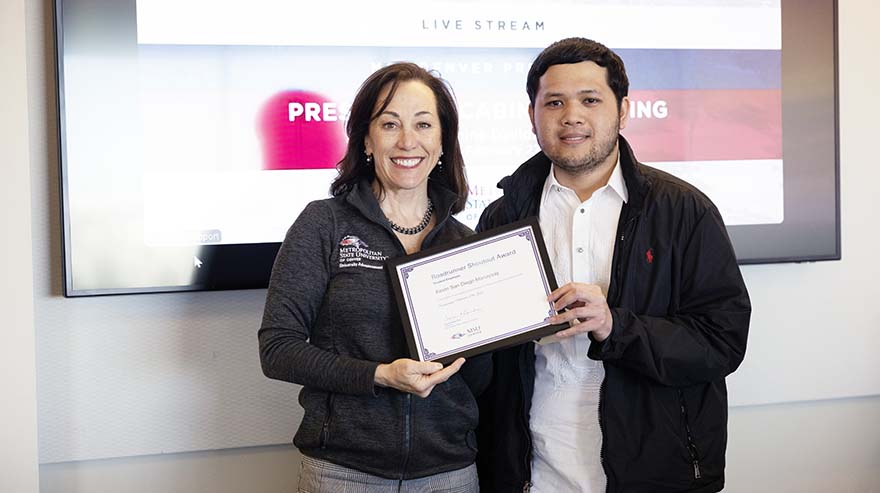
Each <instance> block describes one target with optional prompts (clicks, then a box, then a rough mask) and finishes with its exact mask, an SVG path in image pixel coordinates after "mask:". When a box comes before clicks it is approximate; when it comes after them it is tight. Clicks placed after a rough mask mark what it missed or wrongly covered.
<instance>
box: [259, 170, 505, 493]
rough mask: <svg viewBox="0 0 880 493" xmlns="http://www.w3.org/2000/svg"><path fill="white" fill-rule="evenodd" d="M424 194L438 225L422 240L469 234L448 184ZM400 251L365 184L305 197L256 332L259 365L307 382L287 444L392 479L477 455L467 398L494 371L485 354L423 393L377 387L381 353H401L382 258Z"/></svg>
mask: <svg viewBox="0 0 880 493" xmlns="http://www.w3.org/2000/svg"><path fill="white" fill-rule="evenodd" d="M429 193H430V196H431V200H432V201H433V202H434V204H435V206H436V207H435V213H436V215H437V216H436V218H437V223H436V224H437V225H436V226H435V227H434V229H433V230H432V231H431V232H430V233H429V234H428V235H427V237H426V238H425V240H424V245H423V246H424V247H425V248H427V247H430V246H432V245H440V244H443V243H446V242H449V241H452V240H456V239H459V238H462V237H464V236H467V235H470V234H472V231H471V230H470V229H469V228H467V227H466V226H464V225H463V224H461V223H459V222H458V221H457V220H455V218H453V217H452V216H450V214H449V213H450V209H451V207H452V204H453V202H454V201H455V199H456V198H457V197H456V195H455V194H454V193H452V192H451V191H449V190H447V189H444V188H441V187H439V186H431V188H430V190H429ZM405 254H406V252H405V251H404V248H403V246H402V245H401V243H400V241H398V239H397V237H396V236H395V235H394V232H393V231H392V230H391V228H390V226H389V224H388V221H387V219H385V216H384V215H383V214H382V211H381V209H380V208H379V204H378V202H377V201H376V199H375V197H374V196H373V192H372V190H371V189H370V185H369V183H367V182H361V183H359V184H358V185H357V186H356V187H355V188H354V189H353V190H352V191H351V192H349V193H348V194H346V195H344V196H340V197H336V198H332V199H326V200H320V201H315V202H312V203H310V204H309V205H308V206H307V207H306V208H305V210H303V212H302V213H301V214H300V216H299V217H298V218H297V220H296V222H295V223H294V224H293V226H291V227H290V230H289V231H288V233H287V236H286V237H285V239H284V243H283V244H282V245H281V249H280V250H279V252H278V256H277V258H276V260H275V266H274V268H273V270H272V277H271V280H270V282H269V290H268V292H267V296H266V307H265V311H264V314H263V323H262V327H261V328H260V331H259V342H260V360H261V362H262V365H263V372H264V373H265V374H266V375H267V376H269V377H271V378H276V379H279V380H285V381H288V382H294V383H298V384H300V385H302V386H303V388H302V390H301V391H300V394H299V403H300V404H301V405H302V407H303V418H302V422H301V423H300V426H299V430H297V432H296V436H295V437H294V439H293V443H294V444H295V445H296V446H297V447H298V448H299V449H300V450H301V451H302V452H303V453H304V454H306V455H309V456H311V457H315V458H319V459H323V460H327V461H330V462H333V463H336V464H340V465H343V466H346V467H350V468H354V469H358V470H360V471H364V472H367V473H370V474H374V475H377V476H382V477H386V478H395V479H410V478H418V477H423V476H429V475H432V474H437V473H440V472H446V471H451V470H455V469H460V468H463V467H467V466H469V465H471V464H473V462H474V458H475V456H476V435H475V429H476V426H477V402H476V399H475V397H474V396H475V395H476V394H478V393H479V392H481V391H482V389H484V388H485V386H486V385H487V384H488V382H489V379H490V378H491V377H490V375H491V373H490V372H491V366H490V364H491V361H490V358H489V357H488V355H485V356H482V357H474V358H469V359H468V361H467V363H465V365H464V366H463V367H462V369H461V370H460V371H459V372H458V373H457V374H455V375H453V376H452V377H451V378H450V379H449V380H447V381H446V382H444V383H441V384H438V385H437V386H436V387H434V390H433V391H432V392H431V394H430V395H429V396H428V397H427V398H425V399H422V398H419V397H415V396H413V395H412V394H407V393H404V392H400V391H398V390H395V389H392V388H379V387H376V386H375V385H374V384H373V376H374V374H375V371H376V367H377V366H378V365H379V362H385V363H390V362H391V361H393V360H395V359H397V358H402V357H405V356H407V355H408V350H407V345H406V339H405V337H404V333H403V328H402V324H401V321H400V316H399V312H398V310H397V307H396V305H395V302H394V296H393V294H392V291H391V285H390V279H389V275H388V273H387V272H386V270H387V267H386V266H385V259H386V258H389V257H397V256H401V255H405Z"/></svg>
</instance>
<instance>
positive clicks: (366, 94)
mask: <svg viewBox="0 0 880 493" xmlns="http://www.w3.org/2000/svg"><path fill="white" fill-rule="evenodd" d="M411 80H416V81H419V82H422V83H423V84H425V85H426V86H428V88H430V89H431V91H432V92H433V93H434V97H435V98H436V99H437V112H438V113H439V115H438V116H439V117H440V131H441V141H442V145H443V147H442V150H443V169H442V170H441V169H440V167H439V166H438V167H435V168H434V170H433V171H432V172H431V175H430V176H429V178H430V179H431V180H432V181H435V182H439V183H441V184H443V186H445V187H446V188H448V189H450V190H452V191H453V192H455V194H456V195H457V196H458V199H457V200H456V201H455V204H453V206H452V213H453V214H455V213H458V212H461V211H462V210H464V206H465V204H466V202H467V195H468V185H467V178H466V177H465V174H464V159H463V158H462V156H461V147H460V146H459V143H458V110H457V109H456V107H455V98H454V97H453V96H452V91H451V89H450V88H449V86H448V84H447V83H446V81H444V80H443V79H441V78H440V77H438V76H436V75H434V74H433V73H431V72H429V71H427V70H425V69H423V68H422V67H419V66H418V65H416V64H414V63H408V62H398V63H394V64H391V65H388V66H387V67H383V68H381V69H379V70H377V71H376V72H374V73H373V74H372V75H370V76H369V77H368V78H367V80H365V81H364V83H363V84H362V85H361V87H360V89H358V92H357V95H356V96H355V98H354V102H353V103H352V104H351V112H350V113H349V117H348V123H347V124H346V127H345V130H346V133H347V134H348V148H347V149H346V151H345V156H343V158H342V160H341V161H339V163H337V164H336V169H337V170H338V171H339V174H338V175H337V176H336V179H334V180H333V184H332V185H330V193H331V194H333V196H334V197H336V196H339V195H343V194H345V193H347V192H349V191H350V190H351V189H352V188H353V187H354V185H355V184H356V183H357V182H359V181H361V180H363V179H367V180H370V181H372V180H373V179H374V178H375V177H376V172H375V169H374V168H373V166H371V165H368V164H367V162H366V156H365V154H364V151H365V149H364V138H365V137H366V136H367V134H368V133H369V131H370V123H371V122H372V121H373V120H375V119H376V118H378V116H379V115H381V114H382V112H383V111H385V108H387V107H388V104H389V103H391V100H392V99H393V98H394V94H395V93H396V92H397V88H398V87H399V86H400V83H401V82H408V81H411ZM386 86H388V87H389V90H388V96H387V97H386V98H385V100H384V101H382V102H381V104H380V106H379V107H378V108H377V107H376V103H377V101H378V99H379V94H380V93H381V92H382V90H383V89H384V88H385V87H386Z"/></svg>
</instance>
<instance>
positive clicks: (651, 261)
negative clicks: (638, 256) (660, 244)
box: [645, 248, 654, 264]
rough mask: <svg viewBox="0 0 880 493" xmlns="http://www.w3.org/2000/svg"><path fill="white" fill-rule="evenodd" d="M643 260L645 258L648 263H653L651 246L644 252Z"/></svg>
mask: <svg viewBox="0 0 880 493" xmlns="http://www.w3.org/2000/svg"><path fill="white" fill-rule="evenodd" d="M645 260H647V261H648V263H649V264H653V263H654V249H653V248H649V249H648V250H647V251H646V252H645Z"/></svg>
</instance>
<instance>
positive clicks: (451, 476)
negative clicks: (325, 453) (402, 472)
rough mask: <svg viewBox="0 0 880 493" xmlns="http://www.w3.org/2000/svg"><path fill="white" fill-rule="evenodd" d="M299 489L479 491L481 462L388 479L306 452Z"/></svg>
mask: <svg viewBox="0 0 880 493" xmlns="http://www.w3.org/2000/svg"><path fill="white" fill-rule="evenodd" d="M297 491H298V492H299V493H440V492H442V493H478V492H479V491H480V484H479V481H478V480H477V466H476V465H474V464H471V465H470V466H468V467H465V468H464V469H459V470H457V471H449V472H444V473H440V474H435V475H433V476H428V477H426V478H419V479H408V480H405V481H400V480H397V479H385V478H381V477H379V476H373V475H372V474H367V473H365V472H361V471H358V470H355V469H349V468H347V467H343V466H339V465H336V464H333V463H332V462H327V461H323V460H319V459H313V458H311V457H306V456H305V455H304V456H303V460H302V471H301V472H300V475H299V488H298V489H297Z"/></svg>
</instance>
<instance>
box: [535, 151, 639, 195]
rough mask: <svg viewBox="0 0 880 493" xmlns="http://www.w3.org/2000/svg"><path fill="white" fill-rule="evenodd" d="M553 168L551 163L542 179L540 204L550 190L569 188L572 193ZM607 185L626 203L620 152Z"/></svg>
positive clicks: (626, 193) (626, 192)
mask: <svg viewBox="0 0 880 493" xmlns="http://www.w3.org/2000/svg"><path fill="white" fill-rule="evenodd" d="M554 169H555V168H554V167H553V166H552V165H551V166H550V172H549V173H547V179H546V180H544V189H543V191H542V192H541V205H542V206H543V205H544V202H545V201H546V200H547V196H548V195H549V194H550V193H551V192H555V191H556V190H557V189H558V190H569V191H571V192H572V193H574V191H573V190H571V189H570V188H568V187H566V186H565V185H562V184H561V183H559V182H558V181H557V180H556V174H555V173H554V172H553V170H554ZM608 186H609V187H610V188H611V189H612V190H614V192H615V193H617V195H619V196H620V198H621V199H622V200H623V202H624V203H626V202H627V201H628V200H629V191H628V190H627V189H626V182H625V181H624V180H623V171H621V169H620V153H618V154H617V163H616V164H615V165H614V171H612V172H611V176H610V177H608Z"/></svg>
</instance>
